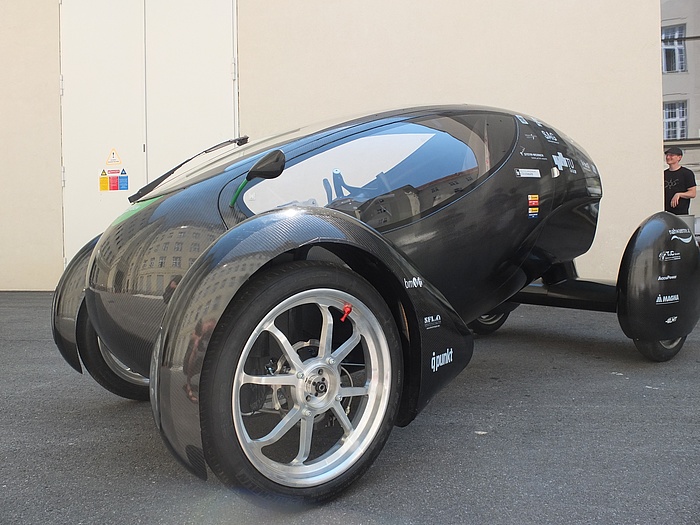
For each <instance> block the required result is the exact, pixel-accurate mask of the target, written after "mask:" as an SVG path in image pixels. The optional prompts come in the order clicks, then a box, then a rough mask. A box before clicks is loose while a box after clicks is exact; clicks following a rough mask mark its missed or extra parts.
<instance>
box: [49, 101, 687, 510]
mask: <svg viewBox="0 0 700 525" xmlns="http://www.w3.org/2000/svg"><path fill="white" fill-rule="evenodd" d="M246 142H247V140H245V139H238V140H235V141H229V143H231V144H229V145H227V146H226V147H225V148H223V149H221V148H218V149H217V148H212V149H211V150H207V152H204V154H203V155H202V156H200V157H199V158H198V159H197V160H192V161H191V162H189V163H186V164H185V165H183V166H180V167H179V168H178V169H176V170H171V172H169V173H168V174H166V175H164V176H163V177H161V178H160V179H158V180H156V181H154V183H152V184H150V185H149V186H147V187H146V188H144V189H143V190H141V191H140V192H139V193H138V194H137V195H135V196H133V198H132V200H133V201H134V202H133V203H132V204H131V206H130V207H129V208H128V209H127V210H126V211H125V213H124V214H123V215H122V216H121V217H119V218H117V219H116V220H115V221H114V223H113V224H112V225H111V226H110V227H109V228H108V229H107V230H106V231H105V232H104V233H103V234H102V235H101V236H99V237H98V238H96V239H94V240H92V241H91V242H90V243H88V244H87V245H86V246H85V248H83V250H82V251H81V252H80V253H78V254H77V255H76V256H75V258H74V259H73V260H72V262H71V263H70V264H69V266H68V268H67V269H66V271H65V273H64V275H63V278H62V279H61V281H60V283H59V285H58V288H57V290H56V294H55V298H54V307H53V330H54V339H55V341H56V344H57V345H58V347H59V350H60V352H61V353H62V355H63V356H64V358H65V359H66V361H67V362H68V363H69V364H70V365H71V366H72V367H73V368H75V369H76V370H78V371H82V368H83V367H84V368H85V369H86V370H87V371H88V372H89V373H90V374H91V375H92V376H93V377H94V378H95V379H96V380H97V381H98V382H99V383H100V384H101V385H103V386H104V387H105V388H107V389H108V390H110V391H112V392H114V393H116V394H118V395H121V396H123V397H127V398H132V399H148V398H149V397H150V401H151V404H152V407H153V413H154V417H155V420H156V423H157V425H158V427H159V429H160V431H161V434H162V436H163V439H164V440H165V442H166V444H167V446H168V448H169V449H170V450H171V451H172V452H173V454H174V455H175V456H176V457H177V458H178V459H179V460H180V461H181V462H182V463H183V464H184V465H185V466H186V467H187V468H189V469H190V470H191V471H192V472H194V473H195V474H197V475H198V476H200V477H202V478H206V477H207V474H208V471H211V472H213V473H214V474H216V475H217V476H218V477H219V478H220V479H221V480H223V482H225V483H227V484H231V485H238V484H240V485H242V486H244V487H245V488H246V489H248V490H250V491H252V492H253V493H257V494H261V495H268V496H272V497H275V498H294V499H301V500H308V501H322V500H325V499H328V498H331V497H333V496H335V495H337V494H338V493H340V492H341V491H342V490H343V489H344V488H346V487H347V486H348V485H350V484H351V483H352V482H353V481H354V480H356V479H357V478H358V477H359V476H361V475H362V473H363V472H365V471H366V470H367V468H368V467H369V466H370V465H371V464H372V462H373V460H374V459H375V458H376V457H377V455H378V454H379V453H380V451H381V449H382V447H383V445H384V443H385V442H386V440H387V438H388V436H389V433H390V431H391V429H392V427H393V426H394V425H400V426H404V425H407V424H409V423H410V422H411V421H412V420H413V419H414V418H415V417H416V415H417V414H418V413H419V412H420V411H421V410H422V409H423V408H424V407H425V406H426V404H427V403H428V402H429V400H430V399H431V397H432V396H433V395H434V394H435V393H436V392H437V391H438V390H439V389H440V388H441V387H443V386H444V385H445V384H447V383H448V382H449V381H450V380H451V379H452V378H454V377H455V376H456V375H457V374H459V373H460V371H461V370H462V369H463V368H464V367H465V366H466V365H467V363H468V362H469V360H470V358H471V355H472V348H473V339H472V336H471V331H470V329H469V327H471V328H472V329H473V330H475V331H477V332H490V331H493V330H495V329H496V328H498V326H500V324H502V323H503V321H504V320H505V318H506V317H507V315H508V311H509V310H511V309H512V308H514V307H515V305H516V303H517V302H518V301H520V302H528V298H529V300H530V302H534V300H532V297H539V298H542V297H549V296H550V295H551V294H548V293H546V291H545V292H542V290H541V289H540V290H539V291H534V292H533V291H531V287H537V286H538V285H539V286H540V288H541V287H542V286H545V285H555V284H560V283H561V282H562V281H563V280H566V279H564V278H562V279H557V278H556V276H564V277H567V278H568V280H569V281H573V280H575V279H574V278H575V272H574V271H573V270H572V268H573V263H572V261H573V259H574V258H575V257H577V256H579V255H581V254H582V253H584V252H585V251H586V250H588V248H589V247H590V245H591V243H592V241H593V237H594V233H595V228H596V222H597V218H598V204H599V201H600V199H601V196H602V191H601V183H600V178H599V175H598V171H597V169H596V166H595V164H594V163H593V161H592V160H591V159H590V158H589V157H588V155H587V154H586V153H585V152H584V151H583V150H582V149H581V148H580V147H579V146H578V145H576V144H575V143H574V142H573V141H572V140H570V139H569V138H567V137H566V136H565V135H563V134H562V133H560V132H559V131H557V130H556V129H554V128H552V127H551V126H548V125H547V124H545V123H543V122H541V121H539V120H537V119H535V118H532V117H530V116H525V115H516V114H513V113H511V112H508V111H504V110H500V109H494V108H487V107H479V106H460V105H457V106H436V107H422V108H413V109H406V110H399V111H392V112H386V113H381V114H374V115H370V116H367V117H363V118H360V119H356V120H352V121H348V122H342V123H338V124H336V125H332V126H326V127H320V128H316V129H310V128H306V129H301V130H297V131H296V132H293V133H290V134H287V135H281V136H277V137H273V138H270V139H265V140H261V141H257V142H247V143H246ZM644 239H646V237H645V236H644V235H642V236H641V237H640V239H639V242H638V243H637V244H639V245H640V246H641V245H642V244H644V242H646V241H645V240H644ZM694 242H695V241H694V239H693V245H692V246H694V247H695V249H696V250H697V245H696V244H694ZM684 246H685V245H684ZM640 249H641V250H642V251H644V250H646V251H647V252H648V250H647V248H646V247H644V246H643V247H642V248H640ZM689 250H690V249H689ZM637 251H639V250H637V249H636V248H633V249H632V252H634V253H635V254H636V253H637ZM632 258H634V257H632ZM688 260H689V259H688ZM693 271H694V270H693ZM633 273H634V272H633ZM638 278H645V276H644V275H642V276H641V277H638V276H637V275H636V273H634V275H632V276H631V279H632V280H634V279H638ZM538 283H539V284H538ZM542 283H545V284H544V285H543V284H542ZM635 286H636V285H629V284H627V285H626V286H625V287H624V289H623V294H624V295H625V296H626V297H627V296H629V295H630V294H632V295H634V294H637V292H636V291H635V290H636V289H637V288H635ZM528 290H530V292H528ZM612 290H613V292H610V287H608V288H606V289H605V293H604V294H603V295H605V294H607V295H606V296H605V297H606V299H605V301H608V303H609V302H610V301H612V302H613V303H615V304H617V303H616V302H617V297H618V295H619V293H618V291H617V289H616V288H615V286H612ZM518 294H520V295H518ZM611 296H614V298H613V299H610V297H611ZM545 302H546V301H545ZM584 302H585V301H584ZM606 304H607V303H606ZM607 307H608V308H610V306H609V304H608V306H607ZM615 309H616V306H615V307H613V308H612V310H613V311H614V310H615ZM696 317H697V316H696ZM696 321H697V319H696ZM684 323H685V321H684ZM691 325H692V326H694V322H692V321H688V322H687V323H685V324H683V329H684V330H687V331H690V329H692V326H691ZM678 326H680V323H679V324H678ZM632 332H634V328H633V329H632ZM628 335H630V334H628ZM683 335H685V334H683ZM648 336H649V334H645V337H648ZM630 337H632V338H635V336H634V333H632V335H630ZM651 337H652V338H653V337H654V334H651ZM672 337H673V338H676V337H681V336H677V335H676V334H675V333H674V334H672ZM658 339H664V340H665V339H667V337H666V336H663V337H661V336H660V337H658Z"/></svg>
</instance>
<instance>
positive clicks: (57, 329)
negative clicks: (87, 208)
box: [51, 235, 100, 373]
mask: <svg viewBox="0 0 700 525" xmlns="http://www.w3.org/2000/svg"><path fill="white" fill-rule="evenodd" d="M99 238H100V236H99V235H98V236H97V237H95V238H94V239H92V240H91V241H90V242H89V243H87V244H86V245H85V246H83V247H82V248H81V249H80V251H79V252H78V253H77V254H75V256H74V257H73V259H72V260H71V262H70V263H68V266H67V267H66V269H65V270H64V272H63V275H62V276H61V279H60V280H59V281H58V286H56V291H55V292H54V294H53V304H52V307H51V314H52V315H51V332H52V333H53V340H54V342H55V343H56V346H57V347H58V351H59V352H60V353H61V355H62V356H63V359H65V360H66V362H67V363H68V364H69V365H70V366H71V367H73V368H74V369H75V370H77V371H78V372H80V373H82V372H83V370H82V367H81V366H80V358H79V357H78V344H77V342H76V325H77V320H78V311H79V310H80V305H81V304H82V302H83V299H84V297H85V284H86V281H87V267H88V263H89V262H90V255H91V254H92V251H93V249H94V248H95V245H96V244H97V241H98V240H99Z"/></svg>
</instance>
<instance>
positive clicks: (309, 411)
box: [301, 408, 311, 417]
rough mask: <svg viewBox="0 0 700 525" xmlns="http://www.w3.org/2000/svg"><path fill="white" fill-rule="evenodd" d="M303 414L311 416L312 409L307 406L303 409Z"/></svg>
mask: <svg viewBox="0 0 700 525" xmlns="http://www.w3.org/2000/svg"><path fill="white" fill-rule="evenodd" d="M301 413H302V414H304V417H309V416H310V415H311V410H309V409H308V408H305V409H304V410H302V411H301Z"/></svg>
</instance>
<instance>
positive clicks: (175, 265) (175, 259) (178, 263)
mask: <svg viewBox="0 0 700 525" xmlns="http://www.w3.org/2000/svg"><path fill="white" fill-rule="evenodd" d="M181 267H182V257H173V268H181Z"/></svg>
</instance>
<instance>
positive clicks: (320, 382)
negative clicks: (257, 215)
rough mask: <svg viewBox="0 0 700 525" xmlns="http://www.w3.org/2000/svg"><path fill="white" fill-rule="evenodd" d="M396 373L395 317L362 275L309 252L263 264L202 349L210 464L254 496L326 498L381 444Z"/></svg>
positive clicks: (395, 394) (396, 389) (395, 397)
mask: <svg viewBox="0 0 700 525" xmlns="http://www.w3.org/2000/svg"><path fill="white" fill-rule="evenodd" d="M401 370H402V354H401V348H400V343H399V337H398V333H397V329H396V326H395V324H394V319H393V317H392V315H391V312H390V311H389V309H388V308H387V306H386V304H385V303H384V301H383V300H382V298H381V296H380V295H379V294H378V293H377V291H376V290H375V289H374V288H373V287H372V286H371V285H370V284H369V283H367V282H366V281H365V280H364V279H363V278H361V277H360V276H359V275H357V274H355V273H353V272H351V271H349V270H346V269H344V268H341V267H338V266H335V265H330V264H327V263H319V262H311V261H302V262H297V263H292V264H289V265H285V266H284V267H280V268H276V269H272V270H270V271H268V272H266V273H265V274H263V275H262V276H260V277H258V278H255V279H254V280H253V281H251V282H250V283H249V284H248V285H247V287H246V289H245V290H242V292H241V294H240V295H239V297H238V298H237V299H236V300H235V301H234V302H233V303H232V304H231V306H230V307H229V308H228V310H227V312H226V314H225V315H224V317H223V318H222V321H221V323H220V325H219V327H218V328H217V330H216V331H215V333H214V335H213V337H212V340H211V343H210V346H209V350H208V351H207V355H206V358H205V362H204V366H203V370H202V379H201V383H200V407H201V411H202V416H201V419H202V435H203V439H204V451H205V456H206V458H207V462H208V463H209V466H210V467H211V468H212V470H213V471H214V472H215V473H216V475H217V476H218V477H219V478H220V479H221V480H222V481H223V482H224V483H227V484H242V485H243V486H244V487H246V488H247V489H249V490H250V491H251V492H253V493H255V494H257V495H263V496H267V497H273V498H279V499H287V498H293V499H297V500H305V501H322V500H326V499H329V498H331V497H333V496H335V495H337V494H338V493H340V492H341V491H342V490H343V489H345V488H346V487H347V486H349V485H350V484H351V483H352V482H353V481H355V480H356V479H357V478H359V477H360V476H361V475H362V474H363V473H364V472H365V471H366V470H367V469H368V468H369V466H370V465H371V464H372V462H373V461H374V459H375V458H376V457H377V455H378V454H379V452H380V451H381V449H382V447H383V446H384V443H385V442H386V440H387V438H388V437H389V433H390V432H391V429H392V427H393V425H394V420H395V417H396V413H397V410H398V405H399V395H400V394H399V393H400V387H401V381H402V378H401Z"/></svg>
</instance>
